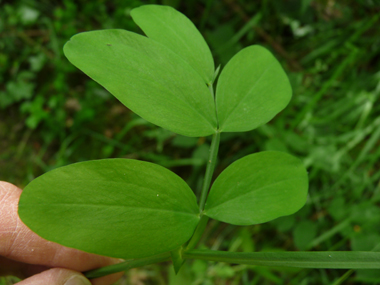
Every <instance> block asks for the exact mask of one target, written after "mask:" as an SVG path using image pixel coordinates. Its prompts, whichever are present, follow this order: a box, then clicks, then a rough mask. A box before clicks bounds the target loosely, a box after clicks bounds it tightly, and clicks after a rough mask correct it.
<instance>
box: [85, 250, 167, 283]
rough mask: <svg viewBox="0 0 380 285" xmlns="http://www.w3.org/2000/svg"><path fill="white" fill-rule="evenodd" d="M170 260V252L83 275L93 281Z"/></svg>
mask: <svg viewBox="0 0 380 285" xmlns="http://www.w3.org/2000/svg"><path fill="white" fill-rule="evenodd" d="M168 260H170V252H164V253H160V254H157V255H154V256H150V257H146V258H141V259H136V260H132V261H125V262H122V263H118V264H113V265H110V266H105V267H101V268H98V269H94V270H90V271H86V272H84V273H83V274H84V276H86V277H87V278H89V279H93V278H98V277H102V276H106V275H109V274H112V273H116V272H121V271H125V270H128V269H131V268H136V267H140V266H145V265H149V264H154V263H158V262H163V261H168Z"/></svg>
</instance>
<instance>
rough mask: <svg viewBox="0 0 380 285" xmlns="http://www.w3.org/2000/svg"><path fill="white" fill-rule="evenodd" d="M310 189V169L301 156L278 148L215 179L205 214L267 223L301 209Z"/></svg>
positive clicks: (233, 220)
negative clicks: (307, 170)
mask: <svg viewBox="0 0 380 285" xmlns="http://www.w3.org/2000/svg"><path fill="white" fill-rule="evenodd" d="M307 189H308V178H307V172H306V170H305V168H304V167H303V165H302V162H301V161H300V160H299V159H297V158H295V157H293V156H291V155H289V154H286V153H283V152H277V151H265V152H259V153H255V154H251V155H248V156H246V157H243V158H241V159H239V160H237V161H235V162H234V163H232V164H231V165H230V166H229V167H227V169H225V170H224V171H223V172H222V173H221V174H220V175H219V177H218V178H217V179H216V180H215V182H214V184H213V185H212V187H211V190H210V194H209V196H208V198H207V201H206V206H205V215H207V216H208V217H211V218H214V219H216V220H219V221H222V222H226V223H230V224H234V225H253V224H260V223H265V222H268V221H270V220H273V219H275V218H278V217H281V216H286V215H290V214H293V213H294V212H296V211H298V210H299V209H300V208H301V207H302V206H303V205H304V204H305V202H306V196H307Z"/></svg>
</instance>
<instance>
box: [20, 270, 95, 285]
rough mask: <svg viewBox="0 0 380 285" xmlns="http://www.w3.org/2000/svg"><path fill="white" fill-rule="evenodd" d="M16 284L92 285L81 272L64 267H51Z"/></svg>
mask: <svg viewBox="0 0 380 285" xmlns="http://www.w3.org/2000/svg"><path fill="white" fill-rule="evenodd" d="M17 284H18V285H46V284H49V285H62V284H63V285H92V284H91V282H90V281H89V280H88V279H87V278H86V277H84V276H83V275H82V274H81V273H79V272H76V271H73V270H69V269H64V268H52V269H49V270H46V271H43V272H41V273H39V274H36V275H33V276H31V277H29V278H27V279H25V280H23V281H21V282H19V283H17Z"/></svg>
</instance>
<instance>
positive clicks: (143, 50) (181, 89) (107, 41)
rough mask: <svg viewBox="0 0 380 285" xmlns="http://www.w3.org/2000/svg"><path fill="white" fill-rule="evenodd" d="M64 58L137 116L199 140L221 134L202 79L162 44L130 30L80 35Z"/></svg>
mask: <svg viewBox="0 0 380 285" xmlns="http://www.w3.org/2000/svg"><path fill="white" fill-rule="evenodd" d="M64 53H65V55H66V57H67V58H68V59H69V60H70V62H71V63H72V64H74V65H75V66H76V67H78V68H79V69H81V70H82V71H83V72H84V73H86V74H87V75H88V76H90V77H91V78H92V79H94V80H95V81H96V82H98V83H99V84H101V85H103V86H104V87H105V88H106V89H107V90H108V91H110V92H111V93H112V94H113V95H114V96H115V97H116V98H117V99H119V100H120V102H122V103H123V104H124V105H126V106H127V107H128V108H129V109H131V110H132V111H133V112H135V113H137V114H138V115H139V116H141V117H143V118H144V119H146V120H147V121H150V122H152V123H154V124H156V125H159V126H160V127H163V128H165V129H168V130H170V131H173V132H176V133H179V134H181V135H185V136H190V137H197V136H208V135H211V134H213V133H215V130H216V125H217V123H216V114H215V104H214V99H213V98H212V95H211V94H210V92H209V90H208V88H207V86H206V84H205V83H204V81H203V79H202V78H201V77H200V75H199V74H198V73H197V72H196V71H195V70H194V69H193V68H192V67H191V66H190V65H188V64H187V63H186V62H185V61H184V60H183V59H182V58H181V57H180V56H178V55H177V54H175V53H174V52H173V51H171V50H170V49H168V48H167V47H165V46H163V45H162V44H160V43H159V42H157V41H155V40H152V39H149V38H147V37H144V36H141V35H137V34H135V33H131V32H128V31H124V30H102V31H93V32H85V33H80V34H77V35H75V36H73V37H72V38H71V40H70V41H68V42H67V43H66V45H65V47H64Z"/></svg>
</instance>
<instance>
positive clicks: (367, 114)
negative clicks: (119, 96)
mask: <svg viewBox="0 0 380 285" xmlns="http://www.w3.org/2000/svg"><path fill="white" fill-rule="evenodd" d="M119 2H120V3H118V1H114V2H113V3H112V5H111V4H107V5H105V4H103V3H102V1H95V2H93V3H91V4H76V3H74V2H71V1H64V2H63V4H56V5H55V4H54V3H47V2H45V3H44V2H34V3H33V1H28V2H24V1H15V2H14V3H13V4H12V5H9V4H2V5H3V7H4V9H1V11H0V13H1V15H0V19H1V21H2V22H1V23H0V29H1V30H0V32H1V41H0V45H1V49H0V50H1V51H0V62H1V64H0V68H1V71H0V72H1V78H2V80H1V82H4V83H3V84H2V85H1V89H0V106H1V108H2V109H1V113H0V116H1V121H0V136H1V140H0V143H1V148H2V153H1V154H0V159H1V160H0V167H1V168H0V179H1V180H7V181H10V182H13V183H16V184H17V185H19V186H21V187H23V186H24V185H25V184H27V183H28V182H29V181H30V180H31V179H33V178H34V177H36V176H38V175H40V174H42V173H44V172H46V171H48V170H50V169H53V168H56V167H57V166H62V165H67V164H70V163H73V162H78V161H86V160H90V159H99V158H109V157H133V158H138V159H141V160H146V161H151V162H155V163H157V164H160V165H162V166H165V167H168V168H170V169H171V170H173V171H175V172H176V173H177V174H179V175H180V176H181V177H182V178H184V179H185V180H186V181H187V182H188V184H189V185H190V186H191V187H192V188H193V189H200V188H201V187H200V185H201V183H202V178H201V177H200V176H201V175H200V174H201V173H203V172H204V168H205V165H206V161H207V156H208V153H207V151H208V145H209V144H210V141H209V138H200V139H197V138H188V137H183V136H179V135H174V134H173V133H171V132H169V131H165V130H163V129H160V128H156V127H155V126H153V125H151V124H150V123H147V122H146V121H144V120H142V119H141V118H139V117H138V116H137V115H134V114H133V113H132V112H129V111H128V110H127V109H125V108H124V107H122V106H121V104H120V103H118V102H117V101H116V100H115V99H112V96H110V95H109V94H108V93H107V92H106V91H104V89H102V88H101V87H100V86H98V85H97V84H95V83H93V82H92V81H91V80H88V79H87V78H86V76H84V75H83V74H81V73H79V72H78V71H77V70H76V69H75V68H73V67H72V66H71V65H70V64H69V63H68V62H67V61H66V60H65V59H64V57H63V56H62V46H63V44H64V42H66V41H67V40H68V39H69V38H70V37H71V35H73V34H75V33H77V32H80V31H84V30H94V29H100V28H123V29H128V30H134V31H138V28H137V27H136V26H135V25H134V24H133V22H132V20H131V18H130V17H129V16H128V14H129V11H130V9H131V8H132V7H135V6H139V5H141V4H142V3H140V2H139V1H130V2H129V3H127V4H126V3H125V2H124V3H122V1H119ZM145 2H147V1H144V3H145ZM163 2H165V3H164V4H171V5H174V6H176V7H177V8H178V9H179V10H180V11H182V12H183V13H184V14H186V15H187V16H188V17H189V18H190V19H191V20H192V21H193V22H194V23H195V24H196V26H197V27H198V28H199V29H200V30H201V31H202V33H203V35H204V36H205V38H206V41H207V42H208V43H209V45H210V46H211V47H212V49H213V54H214V55H216V56H215V62H216V63H217V65H218V64H219V63H220V64H221V65H222V66H224V65H225V64H226V62H227V61H228V60H229V59H230V58H231V57H232V55H233V54H235V53H236V52H237V51H239V50H240V49H242V48H243V47H245V46H248V45H252V44H260V45H262V46H265V47H267V48H268V49H270V50H271V51H272V52H273V53H274V54H275V56H276V57H277V58H278V59H279V60H280V62H281V64H282V66H284V67H285V68H286V72H287V74H288V75H289V76H290V79H291V83H292V87H293V92H294V94H293V99H292V101H291V103H290V106H289V107H288V108H286V109H285V111H283V112H282V113H281V114H280V115H279V116H278V117H276V118H275V119H274V120H272V121H271V123H270V124H268V125H265V126H263V127H260V128H259V129H257V130H255V131H252V132H246V133H223V134H222V136H221V142H222V144H221V147H220V150H219V163H218V166H217V168H216V173H215V174H216V175H215V177H216V176H217V175H218V174H219V173H221V172H222V171H223V169H224V168H226V167H227V166H228V165H229V164H231V163H232V162H233V161H235V160H237V159H239V158H242V157H243V156H245V155H247V154H251V153H254V152H258V151H261V150H277V151H285V152H288V153H291V154H293V155H295V156H297V157H299V158H301V159H302V160H303V162H304V164H305V166H306V167H307V168H308V170H309V178H310V191H309V198H308V201H307V203H306V206H304V207H303V208H302V210H301V211H299V212H298V213H297V214H295V215H292V216H288V217H284V218H280V219H277V220H275V221H273V222H269V223H266V224H262V225H256V226H252V227H237V226H232V225H227V224H224V223H221V222H216V221H213V222H211V223H210V224H209V225H208V227H207V229H206V234H205V236H204V242H205V241H207V244H206V246H207V247H210V248H212V249H220V250H228V251H243V252H244V251H246V252H251V251H268V250H270V251H274V250H278V251H283V250H297V249H299V250H309V249H315V250H319V251H320V250H373V249H376V246H377V244H378V243H379V242H380V232H379V229H378V227H377V221H378V220H379V217H380V212H379V209H378V206H377V204H378V202H379V194H380V193H379V190H380V189H379V184H378V181H379V178H380V169H379V162H378V160H379V156H380V151H379V149H380V148H379V142H380V140H379V138H380V127H379V124H380V116H379V114H380V113H379V106H378V104H376V102H377V100H378V96H379V92H380V85H379V83H378V82H379V77H380V73H379V72H378V70H379V46H380V37H379V30H378V29H377V28H376V27H377V26H378V25H379V13H380V11H379V8H378V7H379V5H376V4H374V2H375V1H373V2H367V1H363V2H359V1H348V2H345V4H337V3H334V2H331V1H329V2H325V1H284V2H282V1H281V2H280V1H276V2H274V1H273V2H272V1H263V2H262V3H251V1H228V0H226V1H186V2H185V1H183V2H180V1H163ZM167 2H169V3H167ZM252 2H253V1H252ZM149 3H153V1H152V2H149ZM160 3H161V2H160ZM142 148H143V149H144V151H141V149H142ZM166 268H169V267H167V265H165V264H161V265H160V266H150V267H147V268H143V269H138V270H133V271H130V272H128V273H127V278H128V279H129V283H133V282H136V280H138V279H142V280H144V281H143V282H146V283H148V282H150V283H152V284H165V283H168V282H169V283H172V284H178V283H181V284H186V282H188V283H189V282H190V280H197V281H196V282H198V283H199V284H202V283H203V284H225V283H226V282H230V283H231V282H232V283H233V284H330V283H333V282H335V284H340V283H341V282H343V281H344V279H346V278H348V280H346V281H345V284H353V283H354V282H363V283H365V284H371V282H373V283H378V282H379V279H380V274H379V272H378V271H373V270H358V271H349V272H346V271H344V270H305V269H303V270H300V269H288V268H272V267H255V266H246V265H244V266H233V265H232V266H231V265H226V264H222V263H218V264H210V266H209V264H208V263H207V262H204V261H196V262H188V263H185V265H184V266H183V268H182V269H181V271H180V274H179V275H178V276H174V275H173V274H172V273H171V272H170V273H169V274H167V273H166V272H167V270H166ZM179 279H180V280H182V281H179ZM133 280H134V281H133ZM167 280H168V281H167ZM186 280H187V281H186ZM121 282H124V281H121ZM121 284H122V283H121ZM125 284H128V283H125Z"/></svg>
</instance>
